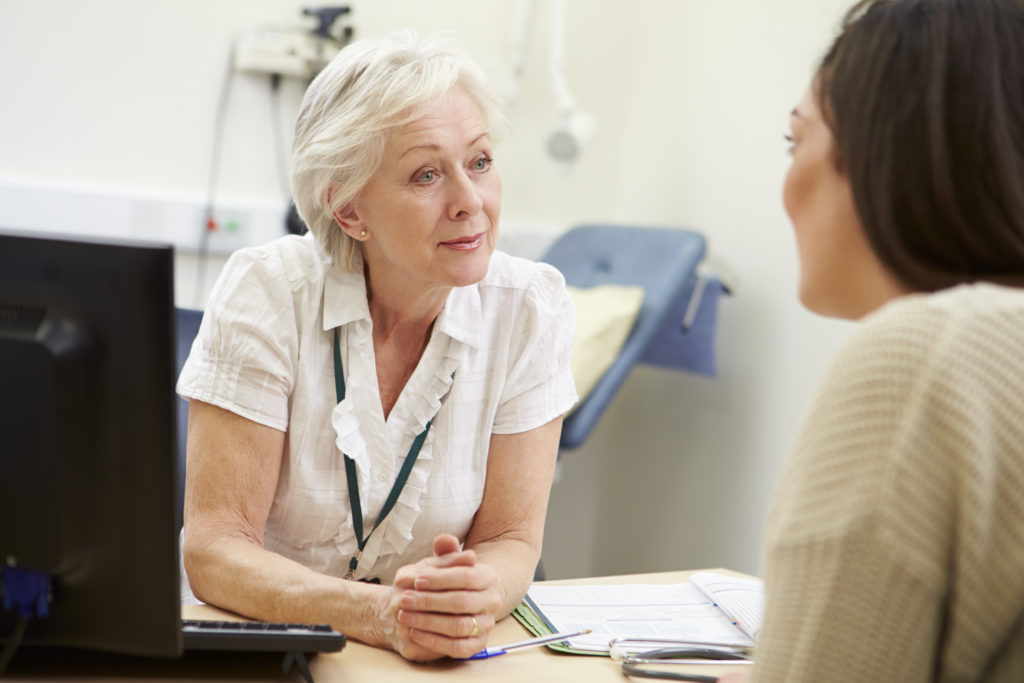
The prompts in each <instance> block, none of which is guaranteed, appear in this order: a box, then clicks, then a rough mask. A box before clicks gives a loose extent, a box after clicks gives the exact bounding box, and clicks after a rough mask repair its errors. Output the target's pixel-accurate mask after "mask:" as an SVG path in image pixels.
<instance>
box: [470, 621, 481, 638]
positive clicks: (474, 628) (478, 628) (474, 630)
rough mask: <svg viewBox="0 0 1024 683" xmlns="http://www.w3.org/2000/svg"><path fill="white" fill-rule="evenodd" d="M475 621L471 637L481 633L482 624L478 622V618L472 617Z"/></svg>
mask: <svg viewBox="0 0 1024 683" xmlns="http://www.w3.org/2000/svg"><path fill="white" fill-rule="evenodd" d="M470 618H471V619H472V620H473V630H472V631H471V632H470V634H469V635H470V637H473V636H475V635H476V634H477V633H480V624H479V623H478V622H477V620H476V617H470Z"/></svg>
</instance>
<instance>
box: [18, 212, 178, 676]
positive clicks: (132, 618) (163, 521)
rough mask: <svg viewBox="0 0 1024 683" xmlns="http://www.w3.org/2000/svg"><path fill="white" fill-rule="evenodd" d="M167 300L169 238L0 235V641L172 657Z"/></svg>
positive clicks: (172, 471)
mask: <svg viewBox="0 0 1024 683" xmlns="http://www.w3.org/2000/svg"><path fill="white" fill-rule="evenodd" d="M173 296H174V287H173V252H172V248H171V247H170V246H169V245H166V246H165V245H154V244H150V243H130V242H127V241H113V240H102V239H96V240H93V239H85V238H79V237H75V238H68V237H57V236H43V235H39V234H32V233H20V234H18V233H13V232H0V568H2V569H3V574H2V579H0V580H2V582H3V584H4V595H3V598H4V599H3V601H0V648H2V647H3V645H4V644H5V643H6V644H8V645H9V644H11V643H12V642H14V641H15V638H16V634H17V633H18V632H19V631H21V630H22V628H23V629H24V630H23V633H24V639H23V642H24V643H25V644H29V645H54V646H69V647H81V648H88V649H96V650H107V651H112V652H120V653H128V654H138V655H151V656H163V657H167V656H178V655H180V654H181V649H182V646H181V617H180V606H179V594H178V573H179V572H178V559H177V557H178V556H177V552H178V545H177V525H176V523H175V516H176V513H175V506H176V504H175V493H176V491H175V489H176V487H177V482H178V477H177V461H176V455H175V448H176V444H175V441H176V434H175V404H174V401H175V397H174V375H175V367H174V303H173ZM33 581H38V582H40V583H41V584H42V586H43V589H42V592H48V593H49V596H45V595H36V596H35V599H32V600H30V601H29V606H28V607H27V608H26V607H24V606H22V607H17V606H14V605H10V604H9V603H11V601H12V600H19V599H21V600H24V599H25V591H26V590H29V591H31V590H32V589H31V588H29V589H26V588H25V587H24V584H25V583H26V582H27V583H29V584H31V583H32V582H33ZM30 597H31V596H30ZM5 604H7V605H8V608H7V609H5V608H4V605H5ZM22 613H28V614H29V618H28V619H27V621H24V620H22Z"/></svg>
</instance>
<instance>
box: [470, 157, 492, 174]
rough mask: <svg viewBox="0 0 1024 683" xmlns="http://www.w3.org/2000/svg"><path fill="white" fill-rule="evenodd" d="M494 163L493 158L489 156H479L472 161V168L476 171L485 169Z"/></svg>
mask: <svg viewBox="0 0 1024 683" xmlns="http://www.w3.org/2000/svg"><path fill="white" fill-rule="evenodd" d="M493 163H494V159H491V158H490V157H480V158H479V159H477V160H476V161H474V162H473V169H474V170H476V171H486V170H487V169H488V168H490V167H491V164H493Z"/></svg>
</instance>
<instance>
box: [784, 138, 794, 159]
mask: <svg viewBox="0 0 1024 683" xmlns="http://www.w3.org/2000/svg"><path fill="white" fill-rule="evenodd" d="M782 139H783V140H785V141H786V154H790V155H792V154H793V148H794V147H796V141H795V140H794V139H793V136H792V135H783V136H782Z"/></svg>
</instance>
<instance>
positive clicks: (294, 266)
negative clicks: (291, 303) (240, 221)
mask: <svg viewBox="0 0 1024 683" xmlns="http://www.w3.org/2000/svg"><path fill="white" fill-rule="evenodd" d="M328 265H329V264H328V262H327V260H326V259H325V258H324V256H323V254H322V252H321V251H320V248H319V246H318V245H317V243H316V240H314V239H313V237H312V236H311V235H308V234H307V235H302V236H299V235H286V236H283V237H279V238H277V239H275V240H271V241H270V242H266V243H264V244H259V245H254V246H251V247H243V248H241V249H239V250H237V251H235V252H234V253H232V254H231V257H230V258H229V259H228V262H227V263H226V264H225V266H224V268H225V270H228V271H230V270H238V269H246V270H252V271H254V272H255V273H256V274H257V275H263V276H266V277H269V278H273V279H275V280H278V281H279V279H280V278H285V279H287V280H288V281H293V280H296V279H309V278H310V277H317V276H319V277H322V276H323V272H324V271H325V269H326V268H327V266H328Z"/></svg>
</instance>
